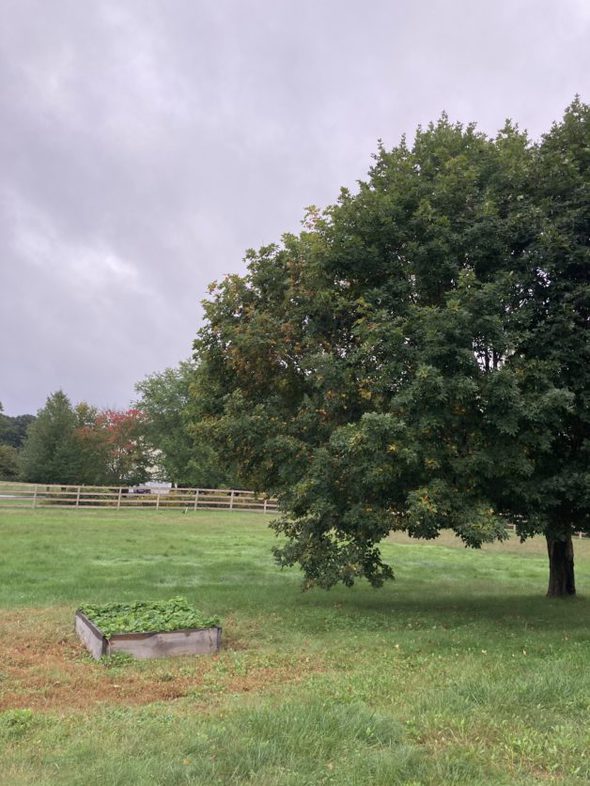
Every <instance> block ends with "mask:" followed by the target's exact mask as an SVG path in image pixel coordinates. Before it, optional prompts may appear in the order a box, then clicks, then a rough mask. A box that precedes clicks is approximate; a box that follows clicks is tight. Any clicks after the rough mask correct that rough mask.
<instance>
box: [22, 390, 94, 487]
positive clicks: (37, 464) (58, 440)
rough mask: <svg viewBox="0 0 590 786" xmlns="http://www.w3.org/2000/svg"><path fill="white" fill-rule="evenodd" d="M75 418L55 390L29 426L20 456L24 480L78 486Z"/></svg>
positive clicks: (68, 405) (66, 400) (61, 392)
mask: <svg viewBox="0 0 590 786" xmlns="http://www.w3.org/2000/svg"><path fill="white" fill-rule="evenodd" d="M75 428H76V415H75V413H74V411H73V409H72V405H71V403H70V400H69V398H68V397H67V396H66V395H65V393H63V391H61V390H58V391H57V392H56V393H52V394H51V395H50V396H49V397H48V399H47V401H46V403H45V406H44V407H43V408H42V409H40V410H39V412H38V413H37V418H36V420H35V421H34V422H33V423H31V425H30V426H29V429H28V431H27V436H26V439H25V442H24V445H23V448H22V452H21V459H20V460H21V472H22V476H23V479H24V480H25V481H29V482H31V483H63V484H68V483H77V482H78V476H79V454H78V449H77V446H76V442H75V438H74V429H75Z"/></svg>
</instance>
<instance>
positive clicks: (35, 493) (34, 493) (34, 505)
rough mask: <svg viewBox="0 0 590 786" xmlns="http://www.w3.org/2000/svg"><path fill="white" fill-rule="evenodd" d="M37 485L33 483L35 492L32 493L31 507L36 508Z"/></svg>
mask: <svg viewBox="0 0 590 786" xmlns="http://www.w3.org/2000/svg"><path fill="white" fill-rule="evenodd" d="M37 488H38V486H37V484H36V483H35V491H34V492H33V507H34V508H36V507H37Z"/></svg>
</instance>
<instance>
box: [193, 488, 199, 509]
mask: <svg viewBox="0 0 590 786" xmlns="http://www.w3.org/2000/svg"><path fill="white" fill-rule="evenodd" d="M198 507H199V489H195V504H194V507H193V510H196V509H197V508H198Z"/></svg>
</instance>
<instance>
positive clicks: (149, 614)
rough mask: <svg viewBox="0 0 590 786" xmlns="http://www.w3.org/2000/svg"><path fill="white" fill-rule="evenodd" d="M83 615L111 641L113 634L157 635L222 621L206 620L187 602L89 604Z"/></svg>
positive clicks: (181, 600)
mask: <svg viewBox="0 0 590 786" xmlns="http://www.w3.org/2000/svg"><path fill="white" fill-rule="evenodd" d="M80 611H81V612H82V613H83V614H85V615H86V616H87V617H88V619H90V620H92V622H93V623H94V624H95V625H96V626H97V628H99V629H100V631H101V632H102V633H103V634H104V636H105V637H106V638H107V639H109V638H110V637H111V636H112V635H113V634H114V633H151V632H155V631H163V632H165V631H172V630H183V629H186V628H210V627H212V626H214V625H219V618H218V617H215V616H212V617H211V616H209V617H208V616H206V615H205V614H203V612H201V611H199V610H198V609H195V608H194V607H193V606H191V605H190V603H189V602H188V601H187V600H186V598H182V597H176V598H171V599H170V600H166V601H151V602H150V601H148V602H146V601H137V602H135V603H107V604H104V605H94V604H92V605H91V604H88V605H85V606H83V607H82V608H81V609H80Z"/></svg>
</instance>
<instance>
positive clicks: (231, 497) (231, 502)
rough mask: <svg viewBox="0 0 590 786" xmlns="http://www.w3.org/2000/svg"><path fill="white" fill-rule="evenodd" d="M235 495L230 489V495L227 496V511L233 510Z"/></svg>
mask: <svg viewBox="0 0 590 786" xmlns="http://www.w3.org/2000/svg"><path fill="white" fill-rule="evenodd" d="M235 493H236V492H235V491H234V490H233V489H232V490H231V494H230V495H229V509H230V510H233V509H234V494H235Z"/></svg>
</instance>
